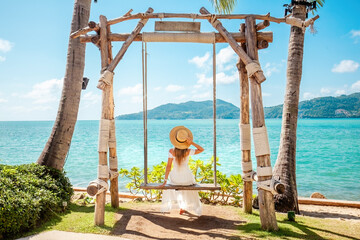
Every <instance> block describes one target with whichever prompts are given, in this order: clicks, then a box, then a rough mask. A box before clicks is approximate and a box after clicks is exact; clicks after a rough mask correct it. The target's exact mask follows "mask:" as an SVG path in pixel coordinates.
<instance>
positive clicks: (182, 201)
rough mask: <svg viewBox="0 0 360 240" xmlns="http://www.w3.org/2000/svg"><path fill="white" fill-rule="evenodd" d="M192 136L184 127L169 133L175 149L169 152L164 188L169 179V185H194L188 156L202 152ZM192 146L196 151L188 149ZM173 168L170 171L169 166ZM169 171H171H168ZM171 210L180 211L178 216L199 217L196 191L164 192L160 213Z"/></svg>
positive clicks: (198, 201) (199, 211) (176, 128)
mask: <svg viewBox="0 0 360 240" xmlns="http://www.w3.org/2000/svg"><path fill="white" fill-rule="evenodd" d="M192 140H193V135H192V133H191V131H190V130H189V129H187V128H186V127H184V126H177V127H174V128H173V129H172V130H171V131H170V141H171V143H172V144H173V145H174V147H175V148H172V149H170V150H169V157H168V163H167V166H166V171H165V181H164V183H163V184H162V185H161V186H165V184H166V183H167V181H168V179H169V184H171V185H193V184H196V182H195V177H194V175H193V174H192V172H191V170H190V169H189V165H188V163H189V156H191V155H196V154H199V153H201V152H203V151H204V149H203V148H202V147H201V146H199V145H198V144H196V143H194V142H193V141H192ZM191 145H193V146H194V147H196V149H189V147H190V146H191ZM173 163H174V167H173V169H172V170H171V166H172V164H173ZM170 170H171V171H170ZM171 209H180V214H183V213H184V212H185V211H191V212H194V213H195V214H196V215H198V216H200V215H201V203H200V199H199V194H198V191H194V190H178V191H175V190H164V192H163V196H162V211H163V212H169V211H170V210H171Z"/></svg>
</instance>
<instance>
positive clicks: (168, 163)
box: [160, 158, 173, 187]
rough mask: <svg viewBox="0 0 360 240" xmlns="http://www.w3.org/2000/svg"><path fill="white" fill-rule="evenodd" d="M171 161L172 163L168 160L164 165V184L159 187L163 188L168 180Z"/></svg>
mask: <svg viewBox="0 0 360 240" xmlns="http://www.w3.org/2000/svg"><path fill="white" fill-rule="evenodd" d="M172 161H173V159H172V158H168V162H167V164H166V169H165V179H164V183H163V184H161V185H160V186H161V187H163V186H165V184H166V182H167V180H168V177H169V173H170V170H171V165H172Z"/></svg>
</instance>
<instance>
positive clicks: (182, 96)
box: [175, 94, 187, 100]
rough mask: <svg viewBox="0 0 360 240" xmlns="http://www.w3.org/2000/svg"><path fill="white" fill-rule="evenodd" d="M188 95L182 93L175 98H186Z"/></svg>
mask: <svg viewBox="0 0 360 240" xmlns="http://www.w3.org/2000/svg"><path fill="white" fill-rule="evenodd" d="M186 97H187V95H186V94H182V95H180V96H178V97H176V98H175V99H176V100H184V99H185V98H186Z"/></svg>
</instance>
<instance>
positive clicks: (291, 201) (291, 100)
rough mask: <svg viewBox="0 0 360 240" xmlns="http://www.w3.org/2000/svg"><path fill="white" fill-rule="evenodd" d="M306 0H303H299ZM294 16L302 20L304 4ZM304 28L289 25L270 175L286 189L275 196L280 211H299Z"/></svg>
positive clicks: (294, 9)
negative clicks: (281, 102)
mask: <svg viewBox="0 0 360 240" xmlns="http://www.w3.org/2000/svg"><path fill="white" fill-rule="evenodd" d="M298 1H306V0H298ZM293 17H296V18H300V19H302V20H305V18H306V7H305V6H302V5H296V6H294V8H293ZM303 50H304V32H303V30H302V29H301V28H298V27H295V26H292V27H291V32H290V40H289V53H288V61H287V74H286V78H287V81H286V92H285V99H284V106H283V115H282V127H281V137H280V147H279V154H278V158H277V161H276V163H275V166H274V171H273V175H274V176H280V179H281V181H282V182H283V183H284V185H285V193H284V194H279V195H276V196H275V209H276V210H277V211H281V212H287V211H295V212H296V213H299V205H298V198H297V197H298V195H297V187H296V128H297V118H298V106H299V91H300V81H301V75H302V61H303Z"/></svg>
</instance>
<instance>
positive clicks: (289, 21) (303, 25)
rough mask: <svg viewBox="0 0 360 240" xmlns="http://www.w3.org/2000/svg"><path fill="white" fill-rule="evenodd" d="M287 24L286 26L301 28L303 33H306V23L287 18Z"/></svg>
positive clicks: (297, 19)
mask: <svg viewBox="0 0 360 240" xmlns="http://www.w3.org/2000/svg"><path fill="white" fill-rule="evenodd" d="M285 23H286V24H290V25H291V26H295V27H299V28H301V29H302V30H303V31H305V29H306V27H305V24H304V21H302V20H301V19H299V18H295V17H286V18H285Z"/></svg>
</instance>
